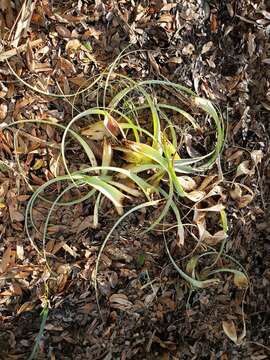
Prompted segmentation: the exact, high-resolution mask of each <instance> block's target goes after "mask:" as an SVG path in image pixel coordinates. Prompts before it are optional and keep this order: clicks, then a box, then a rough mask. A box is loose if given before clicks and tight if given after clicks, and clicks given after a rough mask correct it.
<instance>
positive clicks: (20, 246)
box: [16, 244, 24, 260]
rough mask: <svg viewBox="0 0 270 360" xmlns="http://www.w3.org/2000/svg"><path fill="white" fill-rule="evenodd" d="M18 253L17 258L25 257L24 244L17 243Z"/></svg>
mask: <svg viewBox="0 0 270 360" xmlns="http://www.w3.org/2000/svg"><path fill="white" fill-rule="evenodd" d="M16 253H17V258H18V259H20V260H23V259H24V248H23V245H19V244H18V245H17V246H16Z"/></svg>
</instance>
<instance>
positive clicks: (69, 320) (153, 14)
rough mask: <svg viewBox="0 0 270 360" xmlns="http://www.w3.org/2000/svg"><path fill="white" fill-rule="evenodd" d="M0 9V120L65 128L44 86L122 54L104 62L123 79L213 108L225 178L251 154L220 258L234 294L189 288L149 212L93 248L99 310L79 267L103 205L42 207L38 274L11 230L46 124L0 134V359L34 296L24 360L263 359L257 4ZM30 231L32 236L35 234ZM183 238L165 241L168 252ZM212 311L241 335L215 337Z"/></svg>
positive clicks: (266, 277)
mask: <svg viewBox="0 0 270 360" xmlns="http://www.w3.org/2000/svg"><path fill="white" fill-rule="evenodd" d="M0 8H1V13H0V25H1V26H0V31H1V39H2V40H1V43H0V62H1V68H0V80H1V82H0V130H1V128H3V127H4V124H11V123H12V122H14V121H19V120H24V119H28V120H29V119H34V118H38V119H49V120H51V121H54V122H59V123H60V124H67V123H68V120H70V119H71V118H72V116H73V111H76V110H74V109H75V108H74V106H73V107H72V106H71V105H72V104H71V102H72V101H73V100H72V99H73V98H71V100H70V101H67V99H68V98H67V99H66V98H65V99H63V98H62V97H61V96H60V97H52V96H48V95H46V93H48V92H50V93H52V92H53V93H58V94H60V90H59V89H62V90H61V91H62V92H64V93H65V94H71V93H74V92H76V91H78V89H79V88H80V87H83V86H84V83H85V81H86V80H87V79H89V78H91V76H93V75H96V74H99V73H100V72H101V71H103V70H104V69H106V67H107V66H108V65H110V64H111V63H112V62H113V61H114V60H115V59H116V57H117V56H118V55H119V53H120V52H121V51H122V50H124V49H126V50H125V51H126V52H130V53H129V54H128V55H126V57H124V58H123V60H122V61H120V62H119V64H118V65H117V71H119V72H121V73H122V74H125V75H128V76H130V77H132V78H134V79H138V78H139V79H149V78H151V79H159V78H162V79H164V78H167V79H169V80H171V81H174V82H176V83H179V84H183V85H185V86H187V87H189V88H192V89H193V90H194V91H196V92H197V93H198V94H199V95H200V96H203V97H207V98H209V99H210V100H212V101H213V102H214V103H215V104H216V105H217V106H218V107H219V108H220V109H221V111H222V113H223V116H224V118H225V119H226V124H227V129H226V145H225V148H224V151H223V154H222V157H221V161H220V166H221V167H222V170H223V173H224V184H225V185H224V186H225V187H227V188H229V187H230V184H231V183H232V182H234V181H235V178H234V176H235V168H236V167H237V166H238V165H239V164H240V163H241V162H243V161H251V160H252V161H253V164H255V165H254V168H253V169H252V171H249V170H250V169H247V168H245V169H244V170H245V171H246V173H245V176H244V177H241V180H239V181H241V183H242V184H243V185H244V186H246V187H247V188H248V189H251V192H252V198H249V200H252V201H247V202H246V206H240V205H239V202H238V203H237V201H233V199H231V200H230V201H228V203H227V211H228V219H229V237H228V240H227V243H226V253H227V254H228V255H230V256H232V257H233V258H234V259H236V260H237V261H238V263H239V264H241V265H242V267H243V269H244V270H245V271H246V272H247V273H248V276H249V281H250V286H249V287H248V289H245V290H243V289H239V288H237V287H236V286H234V284H233V283H232V281H231V277H230V276H227V275H224V277H223V276H222V280H223V281H222V282H221V283H220V284H219V285H218V286H214V287H210V288H206V289H203V290H196V291H192V292H191V291H190V287H189V285H188V284H187V283H186V282H185V281H184V280H182V279H181V278H180V277H179V275H178V274H177V272H176V271H175V269H174V267H173V266H172V265H171V263H170V261H169V259H168V257H167V256H166V252H165V249H164V240H163V234H162V232H161V231H158V230H156V231H152V232H148V233H143V235H142V230H143V229H144V227H145V224H149V223H150V222H151V220H152V217H153V215H155V214H153V213H152V212H151V211H145V212H141V213H136V215H135V214H132V215H131V216H130V217H128V218H126V219H125V220H124V221H123V222H122V223H121V224H120V225H119V227H118V228H117V231H116V232H115V233H114V235H113V237H112V239H111V241H110V242H109V244H108V246H107V247H106V249H105V252H104V254H103V258H102V266H101V267H100V272H99V274H98V284H99V292H100V294H99V296H100V297H99V298H100V307H101V315H102V318H101V316H100V314H99V311H98V307H97V302H96V295H95V291H94V287H93V281H92V280H93V269H94V264H95V260H96V256H97V253H98V250H99V248H100V245H101V243H102V240H103V239H104V237H105V236H106V234H107V233H108V231H109V230H110V228H111V227H112V226H113V224H114V222H115V219H116V218H117V214H116V212H115V211H114V209H112V208H110V207H109V206H107V207H106V206H105V210H104V213H103V214H102V216H101V217H100V223H99V226H98V228H97V229H93V228H91V226H90V227H89V223H90V224H91V222H92V217H91V216H92V210H93V209H92V208H91V204H89V203H84V204H77V205H75V206H72V207H65V208H60V209H59V210H57V212H56V214H55V218H54V224H55V225H54V226H51V227H50V233H49V235H50V236H52V239H51V240H50V241H49V243H48V244H47V245H46V250H47V251H48V252H50V253H51V254H52V257H51V262H52V263H53V266H54V267H55V269H57V270H56V272H55V274H54V276H55V277H54V278H52V277H51V275H50V274H49V273H48V271H46V266H45V265H46V264H44V262H42V259H40V257H39V256H38V254H37V252H36V250H35V249H34V248H33V246H32V245H33V244H31V243H30V242H29V240H28V238H27V236H26V233H25V229H24V218H25V209H26V205H27V202H28V200H29V198H30V195H31V193H32V190H33V188H36V187H37V186H40V185H42V184H43V183H44V182H45V181H47V180H49V179H51V178H53V177H54V176H55V175H56V171H58V170H57V154H58V150H59V144H60V133H59V131H58V130H56V129H55V128H54V127H52V126H50V125H47V126H43V127H42V126H41V125H37V124H36V123H28V124H24V125H22V124H20V125H18V126H17V127H13V128H10V129H11V130H9V131H5V130H3V131H2V132H0V157H1V158H0V160H1V163H0V234H1V235H0V252H1V253H0V254H1V259H2V261H1V263H0V358H1V359H28V358H29V357H30V354H31V352H32V350H33V348H34V344H35V339H36V337H37V336H38V333H39V330H40V327H41V322H42V316H41V312H42V308H43V307H44V304H45V303H46V304H49V311H48V317H47V319H46V323H45V324H44V328H43V331H42V333H41V336H40V338H39V341H38V342H37V343H38V349H37V354H36V358H37V359H51V360H53V359H64V360H68V359H74V360H75V359H76V360H79V359H82V360H84V359H95V360H97V359H104V360H110V359H121V360H124V359H164V360H165V359H211V360H214V359H222V360H227V359H232V360H236V359H239V360H240V359H254V360H261V359H267V358H270V339H269V320H270V308H269V301H270V293H269V291H270V290H269V289H270V287H269V282H270V272H269V264H270V247H269V240H270V230H269V228H270V227H269V225H270V223H269V216H268V214H269V176H270V168H269V159H270V158H269V134H270V125H269V110H270V88H269V81H270V68H269V66H270V44H269V39H270V5H269V3H268V2H267V1H266V0H265V1H264V0H261V1H259V0H257V1H251V0H250V1H249V0H232V1H230V2H227V1H223V0H220V1H218V0H213V1H211V0H209V1H204V0H201V1H195V0H190V1H185V0H175V1H162V0H156V1H150V0H149V1H148V0H145V1H128V0H121V1H101V0H97V1H95V2H94V1H86V0H85V1H84V0H77V1H72V0H66V1H62V0H58V1H56V0H55V1H49V0H37V1H24V2H23V1H19V0H14V1H10V0H2V1H0ZM128 46H129V47H128ZM127 47H128V48H127ZM16 48H17V50H15V51H14V50H12V49H16ZM20 79H21V80H20ZM22 80H23V82H22ZM29 84H31V86H32V88H30V87H29ZM37 87H38V88H39V89H42V91H39V92H38V91H36V90H35V88H37ZM91 101H93V99H92V98H91V92H89V93H87V94H83V95H82V96H81V97H80V96H79V97H78V101H77V102H76V103H75V104H76V106H77V107H78V108H79V110H80V111H82V110H85V109H87V106H89V103H91ZM18 128H20V134H19V135H20V136H18V132H17V130H16V129H18ZM22 133H23V136H22ZM48 144H49V145H50V148H49V147H48V146H47V145H48ZM52 144H53V145H54V146H52V147H51V145H52ZM15 148H16V149H17V150H16V151H15V150H14V149H15ZM48 148H49V150H48ZM96 152H97V153H98V149H97V150H96ZM72 157H73V158H74V161H75V162H76V161H77V162H79V161H81V160H83V157H82V154H81V153H80V149H79V148H78V147H76V146H73V147H71V148H70V149H69V158H72ZM60 173H61V169H60ZM31 187H32V190H31ZM245 199H247V198H245ZM131 205H132V204H128V203H127V205H126V206H127V208H130V206H131ZM47 211H48V204H47V205H46V203H45V204H44V203H41V204H40V205H38V206H36V207H35V209H34V217H35V222H36V224H37V227H38V228H40V227H41V226H42V225H41V224H42V220H43V219H44V214H46V213H47ZM155 211H157V212H158V209H155ZM172 221H173V220H172ZM168 222H170V219H168ZM82 224H83V225H82ZM53 236H56V239H57V240H56V239H55V238H53ZM173 236H174V233H173V232H168V237H169V238H170V239H171V240H172V239H173ZM35 240H36V241H37V242H39V241H41V237H40V234H39V233H38V232H37V234H35ZM59 243H60V244H61V246H59V247H58V248H57V246H58V245H59ZM192 246H194V244H193V245H192V244H190V245H189V243H188V242H187V243H186V245H185V248H184V249H179V248H177V247H175V246H174V247H172V248H171V250H172V251H173V254H174V258H175V259H178V260H180V259H181V258H183V257H184V256H185V255H187V254H188V253H189V252H190V251H191V250H192ZM44 284H47V285H46V286H48V287H49V298H47V297H46V296H45V294H47V293H46V291H45V290H46V289H45V290H44V286H45V285H44ZM44 318H45V316H44V313H43V319H44ZM243 320H244V321H243ZM223 321H233V322H234V324H235V326H236V330H237V334H238V337H239V336H240V335H241V332H242V331H243V327H244V326H245V327H246V333H245V334H244V335H245V336H244V337H243V339H242V341H239V342H240V344H238V345H236V344H235V343H234V342H233V341H231V339H229V337H228V336H227V335H226V334H225V333H224V331H223V328H222V322H223ZM30 358H31V357H30Z"/></svg>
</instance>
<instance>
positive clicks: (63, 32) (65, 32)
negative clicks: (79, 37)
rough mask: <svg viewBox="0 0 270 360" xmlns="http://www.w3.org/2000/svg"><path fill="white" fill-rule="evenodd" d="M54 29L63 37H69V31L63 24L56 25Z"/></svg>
mask: <svg viewBox="0 0 270 360" xmlns="http://www.w3.org/2000/svg"><path fill="white" fill-rule="evenodd" d="M55 30H56V31H57V33H58V35H59V36H61V37H63V38H71V32H70V31H69V30H68V28H66V27H65V26H63V25H56V27H55Z"/></svg>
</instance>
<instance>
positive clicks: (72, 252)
mask: <svg viewBox="0 0 270 360" xmlns="http://www.w3.org/2000/svg"><path fill="white" fill-rule="evenodd" d="M62 248H63V249H64V250H65V251H66V252H68V253H69V254H70V255H71V256H73V257H77V256H79V255H78V254H77V253H76V251H75V250H73V249H72V248H71V247H70V246H69V245H68V244H66V243H64V244H63V245H62Z"/></svg>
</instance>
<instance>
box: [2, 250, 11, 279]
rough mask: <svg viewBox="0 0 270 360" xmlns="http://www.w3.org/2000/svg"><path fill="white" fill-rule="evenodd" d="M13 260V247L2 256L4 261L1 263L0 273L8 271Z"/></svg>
mask: <svg viewBox="0 0 270 360" xmlns="http://www.w3.org/2000/svg"><path fill="white" fill-rule="evenodd" d="M11 258H12V248H11V246H9V247H8V248H7V249H6V250H5V252H4V254H3V256H2V260H1V263H0V273H4V272H5V271H6V270H7V268H8V266H9V264H10V260H11Z"/></svg>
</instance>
